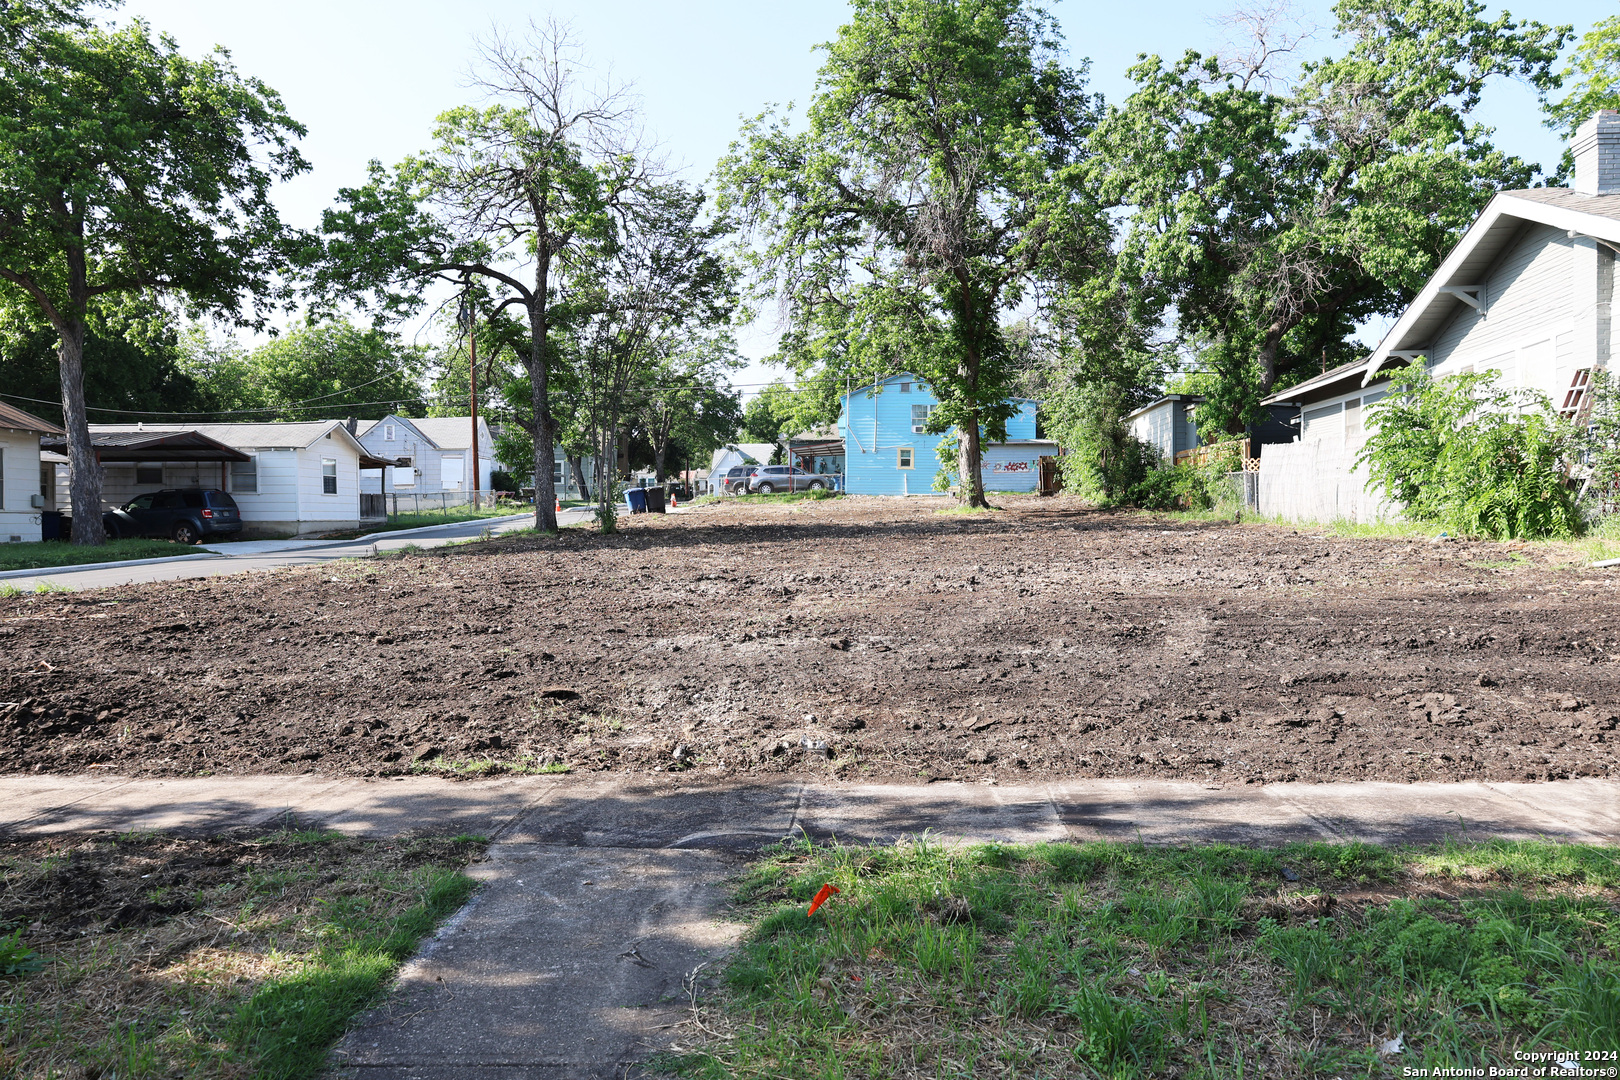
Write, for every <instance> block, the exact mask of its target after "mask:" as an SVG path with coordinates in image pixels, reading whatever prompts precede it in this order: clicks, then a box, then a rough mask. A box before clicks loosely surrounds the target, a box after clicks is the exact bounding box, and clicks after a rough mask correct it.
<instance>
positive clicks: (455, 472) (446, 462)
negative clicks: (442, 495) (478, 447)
mask: <svg viewBox="0 0 1620 1080" xmlns="http://www.w3.org/2000/svg"><path fill="white" fill-rule="evenodd" d="M465 467H466V462H464V461H463V460H462V459H461V458H458V457H445V458H440V459H439V486H440V487H441V488H443V489H444V490H445V491H458V490H460V488H461V481H462V477H463V473H464V471H465Z"/></svg>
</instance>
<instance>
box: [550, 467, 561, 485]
mask: <svg viewBox="0 0 1620 1080" xmlns="http://www.w3.org/2000/svg"><path fill="white" fill-rule="evenodd" d="M562 474H563V467H562V462H560V461H554V462H552V463H551V486H552V487H556V486H557V485H559V484H561V483H562V482H563V481H562Z"/></svg>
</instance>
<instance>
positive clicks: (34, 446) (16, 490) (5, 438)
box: [0, 428, 40, 544]
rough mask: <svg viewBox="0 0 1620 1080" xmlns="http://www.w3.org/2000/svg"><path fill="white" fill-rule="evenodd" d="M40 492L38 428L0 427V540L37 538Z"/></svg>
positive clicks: (26, 540) (23, 540)
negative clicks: (31, 502)
mask: <svg viewBox="0 0 1620 1080" xmlns="http://www.w3.org/2000/svg"><path fill="white" fill-rule="evenodd" d="M39 493H40V490H39V432H37V431H14V430H12V429H10V428H0V544H6V543H11V542H12V538H13V537H16V539H17V540H19V541H21V542H23V543H28V542H30V541H34V540H38V539H39V538H40V522H39V510H37V509H36V508H34V507H33V506H30V505H29V497H30V496H32V495H38V494H39Z"/></svg>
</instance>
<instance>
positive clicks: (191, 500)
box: [101, 488, 242, 544]
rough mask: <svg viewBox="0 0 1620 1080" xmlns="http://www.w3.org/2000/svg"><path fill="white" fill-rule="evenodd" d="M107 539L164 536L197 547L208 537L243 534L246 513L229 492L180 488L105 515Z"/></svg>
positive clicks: (145, 497)
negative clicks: (244, 513) (197, 544)
mask: <svg viewBox="0 0 1620 1080" xmlns="http://www.w3.org/2000/svg"><path fill="white" fill-rule="evenodd" d="M101 523H102V525H103V526H104V527H105V528H106V530H107V536H108V537H110V538H111V539H114V540H117V539H119V538H121V537H125V536H163V537H168V538H169V539H170V540H173V541H174V542H175V543H177V544H195V543H196V542H197V541H198V540H201V539H202V538H203V537H205V536H220V535H228V534H230V533H239V532H241V531H242V513H241V511H240V510H238V509H237V507H236V500H235V499H233V498H231V496H230V493H229V492H227V491H220V490H218V489H216V488H179V489H171V490H168V491H154V492H151V493H150V494H147V495H137V496H135V497H134V498H133V499H131V500H129V502H127V503H125V504H124V505H123V506H121V507H119V508H118V509H117V510H109V511H107V513H105V514H103V515H102V516H101Z"/></svg>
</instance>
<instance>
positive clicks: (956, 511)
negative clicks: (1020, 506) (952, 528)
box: [934, 505, 1006, 517]
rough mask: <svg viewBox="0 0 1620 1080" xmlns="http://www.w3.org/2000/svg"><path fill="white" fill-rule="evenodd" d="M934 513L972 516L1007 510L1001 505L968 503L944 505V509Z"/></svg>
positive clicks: (1000, 512)
mask: <svg viewBox="0 0 1620 1080" xmlns="http://www.w3.org/2000/svg"><path fill="white" fill-rule="evenodd" d="M934 513H936V514H953V515H956V516H959V517H971V516H972V515H974V514H1002V513H1006V511H1004V510H1002V508H1001V507H999V506H966V505H959V506H947V507H944V508H943V509H940V510H935V511H934Z"/></svg>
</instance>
